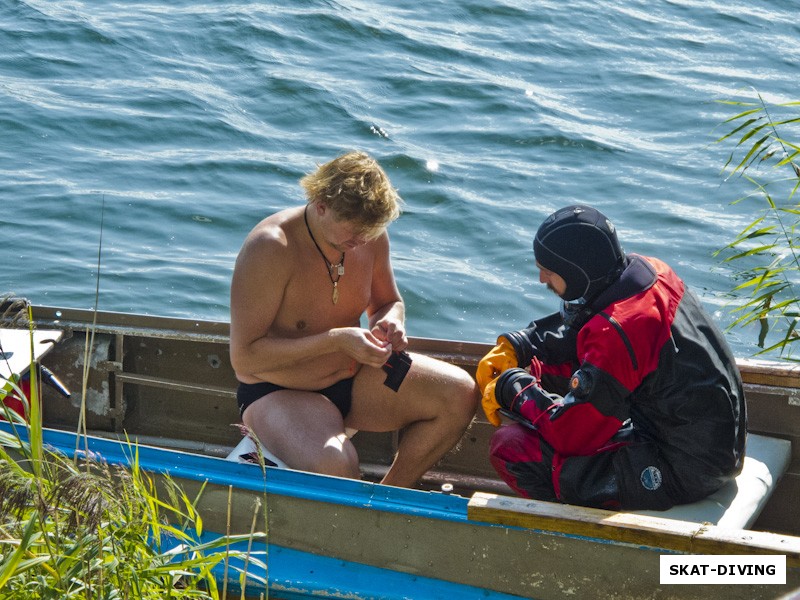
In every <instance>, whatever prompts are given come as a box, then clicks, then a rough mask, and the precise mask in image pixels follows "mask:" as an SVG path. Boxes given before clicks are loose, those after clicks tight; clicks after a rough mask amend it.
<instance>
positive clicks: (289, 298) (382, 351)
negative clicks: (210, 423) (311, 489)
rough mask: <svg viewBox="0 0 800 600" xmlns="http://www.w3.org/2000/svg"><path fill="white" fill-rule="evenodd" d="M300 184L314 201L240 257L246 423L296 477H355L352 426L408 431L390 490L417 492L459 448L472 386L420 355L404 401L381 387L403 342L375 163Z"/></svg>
mask: <svg viewBox="0 0 800 600" xmlns="http://www.w3.org/2000/svg"><path fill="white" fill-rule="evenodd" d="M300 184H301V185H302V187H303V188H304V189H305V191H306V195H307V200H308V202H307V203H306V204H305V205H304V206H300V207H295V208H288V209H285V210H282V211H280V212H278V213H276V214H274V215H272V216H269V217H267V218H266V219H264V220H263V221H261V222H260V223H259V224H258V225H256V227H255V228H254V229H253V230H252V231H251V232H250V234H249V235H248V236H247V238H246V239H245V241H244V245H243V246H242V249H241V251H240V253H239V256H238V258H237V260H236V267H235V269H234V273H233V280H232V284H231V346H230V349H231V362H232V364H233V368H234V370H235V371H236V377H237V378H238V380H239V382H240V386H239V390H238V394H237V396H238V401H239V408H240V411H241V413H242V419H243V421H244V423H245V425H247V426H248V427H249V428H250V429H251V430H252V431H254V432H255V434H256V435H257V436H258V438H259V440H261V443H262V444H263V445H264V446H265V447H266V448H267V449H268V450H269V451H270V452H272V453H273V454H275V456H277V457H278V458H280V459H281V460H283V461H284V462H285V463H286V464H287V465H288V466H289V467H291V468H294V469H300V470H305V471H313V472H317V473H325V474H329V475H337V476H341V477H350V478H359V477H360V472H359V462H358V455H357V453H356V449H355V447H354V446H353V444H352V443H351V442H350V440H349V438H348V437H347V435H346V434H345V429H346V428H352V429H356V430H363V431H378V432H380V431H393V430H396V429H403V432H402V435H401V438H400V443H399V446H398V450H397V455H396V457H395V460H394V462H393V464H392V466H391V468H390V469H389V471H388V472H387V473H386V476H385V477H384V478H383V481H382V483H385V484H388V485H395V486H412V485H414V484H415V483H416V482H417V481H418V480H419V479H420V478H421V477H422V475H423V474H424V473H425V472H426V471H427V470H428V469H430V468H431V467H432V466H433V465H434V464H435V463H436V462H437V461H438V460H439V459H440V458H441V457H442V456H443V455H444V454H445V453H446V452H448V451H449V450H450V449H451V448H452V447H453V446H454V445H455V444H456V443H458V441H459V440H460V439H461V436H462V434H463V433H464V431H465V430H466V428H467V427H468V426H469V424H470V422H471V421H472V418H473V416H474V414H475V410H476V408H477V404H478V400H479V397H480V396H479V392H478V389H477V386H476V384H475V382H474V381H473V379H472V378H471V377H470V376H469V375H468V374H467V373H466V372H465V371H463V370H462V369H460V368H458V367H456V366H454V365H450V364H447V363H444V362H441V361H438V360H434V359H431V358H428V357H426V356H422V355H418V354H411V355H410V358H411V360H412V362H411V367H410V370H409V371H408V373H407V375H406V377H405V379H404V380H403V381H402V383H401V384H400V386H399V388H398V389H397V391H394V390H393V389H391V388H390V387H388V386H387V385H385V383H384V382H385V381H386V379H387V370H384V369H383V366H384V364H385V363H386V362H387V360H389V359H390V357H392V356H393V354H397V353H401V352H403V351H404V350H405V348H406V347H407V345H408V340H407V338H406V331H405V324H404V320H405V308H404V305H403V300H402V298H401V296H400V293H399V291H398V289H397V284H396V282H395V278H394V273H393V271H392V266H391V261H390V258H389V237H388V234H387V226H388V225H389V223H391V221H393V220H394V219H396V218H397V217H398V215H399V203H400V199H399V197H398V195H397V192H396V191H395V190H394V188H393V187H392V186H391V183H390V182H389V179H388V177H387V176H386V173H385V172H384V171H383V169H382V168H381V167H380V166H379V165H378V163H377V162H376V161H375V160H374V159H372V158H371V157H370V156H368V155H367V154H365V153H363V152H349V153H347V154H344V155H342V156H340V157H338V158H336V159H334V160H332V161H330V162H328V163H326V164H324V165H322V166H320V167H319V168H318V169H317V170H316V171H315V172H313V173H311V174H309V175H306V176H305V177H303V179H301V181H300ZM365 313H366V317H367V320H368V328H366V329H364V328H362V327H361V326H360V322H361V317H362V315H363V314H365ZM400 356H408V355H403V354H401V355H400ZM395 358H398V356H395ZM388 370H391V369H388Z"/></svg>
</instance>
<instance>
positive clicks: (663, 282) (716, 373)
mask: <svg viewBox="0 0 800 600" xmlns="http://www.w3.org/2000/svg"><path fill="white" fill-rule="evenodd" d="M626 260H627V264H626V267H625V269H624V271H623V273H622V275H621V276H620V277H619V279H617V280H616V281H615V282H614V283H612V284H611V285H610V287H608V288H606V289H605V290H604V291H603V292H602V293H601V294H600V295H599V297H598V298H597V299H596V300H595V301H594V302H593V303H592V304H591V305H590V306H588V307H584V308H583V309H582V311H580V312H579V314H577V315H576V314H569V313H566V314H565V313H564V311H562V313H559V314H555V315H551V316H548V317H545V318H543V319H540V320H538V321H534V322H533V323H531V324H530V326H529V327H528V328H527V329H525V330H522V331H516V332H512V333H506V334H503V335H502V336H501V337H505V338H506V339H507V340H508V341H509V342H510V343H511V345H512V346H513V347H514V350H515V352H516V355H517V358H518V361H519V366H520V367H523V366H525V367H527V366H528V365H529V364H531V360H532V359H533V362H534V365H536V363H537V362H538V361H541V369H542V377H543V379H542V383H543V385H544V387H545V388H546V389H548V390H550V391H554V390H555V389H560V390H561V391H562V392H564V393H566V395H565V396H557V395H555V394H552V393H543V392H542V390H541V389H537V390H535V391H536V393H531V392H532V391H534V390H530V389H529V390H528V392H527V393H526V392H522V393H520V394H519V395H518V396H516V397H515V398H513V399H507V402H512V401H513V402H515V404H514V405H513V407H512V410H513V411H514V412H516V413H517V415H516V416H519V417H522V419H521V420H524V421H527V423H526V424H512V425H507V426H504V427H501V428H500V429H499V430H498V431H497V432H496V433H495V435H494V437H493V438H492V443H491V461H492V464H493V465H494V467H495V469H496V470H497V471H498V473H499V474H500V475H501V476H502V477H503V479H504V480H505V481H506V482H507V483H508V484H509V485H510V486H511V487H512V488H514V489H515V490H516V491H517V492H518V493H520V494H521V495H523V496H527V497H532V498H536V499H540V500H550V501H553V500H558V501H563V502H567V503H570V504H578V505H584V506H594V507H599V508H608V509H631V510H634V509H656V510H665V509H667V508H669V507H671V506H673V505H675V504H683V503H688V502H693V501H695V500H698V499H701V498H704V497H706V496H707V495H709V494H711V493H713V492H714V491H715V490H717V489H719V488H720V487H721V486H722V485H723V484H724V483H726V482H727V481H729V480H730V479H731V478H733V477H735V476H736V475H737V474H738V473H739V472H740V471H741V467H742V460H743V457H744V446H745V432H746V420H747V415H746V409H745V401H744V393H743V390H742V383H741V377H740V375H739V371H738V369H737V367H736V363H735V360H734V357H733V356H732V354H731V352H730V349H729V347H728V345H727V343H726V342H725V340H724V338H723V336H722V334H721V333H720V331H719V330H718V328H717V327H716V326H715V324H714V323H713V322H712V320H711V319H710V317H709V315H708V314H707V313H706V312H705V311H704V310H703V308H702V306H701V305H700V302H699V301H698V299H697V297H696V296H695V295H694V294H693V293H692V292H690V291H689V290H687V289H686V288H685V287H684V283H683V281H681V279H680V278H679V277H678V276H677V275H676V274H675V272H674V271H673V270H672V269H671V268H670V267H669V266H668V265H666V264H665V263H663V262H661V261H659V260H657V259H654V258H648V257H642V256H636V255H630V256H629V257H628V258H627V259H626ZM510 371H520V370H519V369H511V370H510ZM510 371H506V372H505V373H503V375H501V379H502V378H503V377H506V379H508V377H509V376H513V373H511V372H510ZM523 383H524V382H523ZM502 385H503V383H502V382H501V381H500V380H498V384H497V388H496V394H497V395H498V399H499V394H500V390H501V387H502ZM525 399H527V401H524V400H525ZM500 404H501V405H502V402H500ZM506 414H508V413H506Z"/></svg>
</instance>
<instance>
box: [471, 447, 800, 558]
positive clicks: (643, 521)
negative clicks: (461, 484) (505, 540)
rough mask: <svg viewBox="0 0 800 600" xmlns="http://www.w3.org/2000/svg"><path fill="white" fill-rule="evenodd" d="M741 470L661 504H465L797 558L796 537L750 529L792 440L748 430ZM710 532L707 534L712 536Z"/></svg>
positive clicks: (484, 514)
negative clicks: (611, 507)
mask: <svg viewBox="0 0 800 600" xmlns="http://www.w3.org/2000/svg"><path fill="white" fill-rule="evenodd" d="M745 452H746V455H745V460H744V466H743V468H742V472H741V473H740V474H739V476H738V477H737V478H736V479H735V480H734V481H732V482H730V483H729V484H727V485H725V486H723V487H722V488H721V489H719V490H718V491H717V492H715V493H714V494H712V495H711V496H709V497H708V498H705V499H704V500H700V501H699V502H694V503H692V504H684V505H680V506H675V507H673V508H671V509H669V510H666V511H646V510H642V511H628V512H614V511H607V510H601V509H598V508H586V507H582V506H572V505H568V504H560V503H554V502H542V501H538V500H527V499H524V498H517V497H511V496H498V495H496V494H486V493H483V492H476V493H475V494H473V496H472V498H471V499H470V501H469V506H468V509H467V512H468V516H469V519H470V520H473V521H482V522H485V523H495V524H499V525H507V526H517V527H524V528H526V529H541V530H547V531H554V532H560V533H566V534H578V535H589V536H595V535H596V536H599V537H601V538H607V539H612V540H616V541H625V542H633V543H637V544H644V545H655V546H659V547H665V548H672V549H674V550H678V551H688V552H695V553H696V552H700V553H702V552H703V550H704V549H707V547H711V546H713V544H711V546H708V544H710V543H711V542H709V540H712V538H713V540H717V541H719V540H723V541H724V542H725V544H724V545H725V547H726V548H729V549H730V552H729V553H747V552H744V551H745V550H746V551H750V550H753V549H754V548H755V547H756V546H758V547H763V548H762V549H763V550H765V551H767V552H772V553H774V552H775V551H776V550H780V551H781V552H779V553H786V552H789V553H790V554H792V557H793V558H792V561H793V563H792V564H795V563H797V564H798V565H800V545H798V544H796V543H795V544H789V545H788V546H787V545H786V538H783V537H781V536H779V535H777V534H770V533H763V532H757V531H747V528H748V527H751V526H752V525H753V523H754V522H755V521H756V519H757V518H758V515H759V514H760V513H761V510H762V509H763V508H764V506H765V505H766V503H767V500H768V499H769V497H770V494H772V492H773V491H774V490H775V487H776V486H777V484H778V481H779V480H780V478H781V476H782V475H783V474H784V473H785V472H786V470H787V468H788V465H789V460H790V455H791V442H789V441H788V440H784V439H779V438H773V437H767V436H763V435H757V434H752V433H750V434H748V436H747V446H746V451H745ZM713 540H712V541H713Z"/></svg>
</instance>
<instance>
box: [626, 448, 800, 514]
mask: <svg viewBox="0 0 800 600" xmlns="http://www.w3.org/2000/svg"><path fill="white" fill-rule="evenodd" d="M791 454H792V444H791V442H790V441H789V440H783V439H780V438H773V437H767V436H764V435H757V434H754V433H748V434H747V446H746V448H745V459H744V466H743V468H742V472H741V473H740V474H739V476H738V477H736V479H735V480H734V481H731V482H730V483H728V484H727V485H724V486H723V487H722V488H720V489H719V490H717V491H716V492H714V493H713V494H711V495H710V496H709V497H708V498H705V499H703V500H700V501H698V502H693V503H691V504H681V505H679V506H673V507H672V508H670V509H669V510H665V511H655V510H640V511H631V512H632V513H633V514H637V515H650V516H653V517H659V518H662V519H676V520H679V521H689V522H693V523H710V524H712V525H718V526H720V527H729V528H732V529H748V528H749V527H751V526H752V525H753V523H755V521H756V519H757V518H758V515H759V514H761V511H762V510H763V508H764V506H765V505H766V503H767V500H769V497H770V495H771V494H772V492H773V491H774V490H775V487H776V486H777V485H778V481H779V480H780V478H781V477H782V476H783V474H784V473H785V472H786V469H787V468H788V466H789V461H790V460H791Z"/></svg>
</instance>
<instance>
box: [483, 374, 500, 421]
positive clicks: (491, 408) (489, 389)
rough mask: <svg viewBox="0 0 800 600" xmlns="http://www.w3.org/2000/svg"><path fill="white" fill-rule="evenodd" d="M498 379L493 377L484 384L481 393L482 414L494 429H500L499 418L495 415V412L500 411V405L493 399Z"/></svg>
mask: <svg viewBox="0 0 800 600" xmlns="http://www.w3.org/2000/svg"><path fill="white" fill-rule="evenodd" d="M498 379H499V377H495V378H494V379H492V380H491V381H490V382H489V383H488V384H486V388H485V389H484V391H483V398H481V404H482V405H483V412H484V413H486V418H487V419H488V420H489V423H491V424H492V425H494V426H495V427H500V416H499V415H498V414H497V411H499V410H500V405H499V404H498V403H497V399H496V398H495V397H494V388H495V386H496V385H497V380H498Z"/></svg>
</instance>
